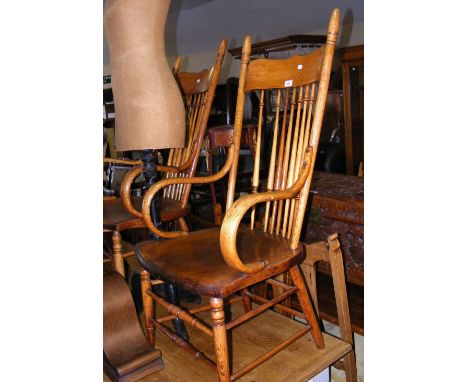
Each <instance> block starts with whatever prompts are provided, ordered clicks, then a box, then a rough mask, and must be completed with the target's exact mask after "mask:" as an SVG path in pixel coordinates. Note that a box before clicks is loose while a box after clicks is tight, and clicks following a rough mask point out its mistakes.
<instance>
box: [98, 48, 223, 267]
mask: <svg viewBox="0 0 468 382" xmlns="http://www.w3.org/2000/svg"><path fill="white" fill-rule="evenodd" d="M226 46H227V42H226V40H222V41H221V43H220V45H219V48H218V52H217V55H216V58H215V63H214V66H213V68H212V69H211V70H203V71H201V72H196V73H191V72H180V71H179V69H180V65H181V58H180V57H178V58H177V59H176V62H175V64H174V67H173V73H174V76H175V77H176V80H177V82H178V84H179V86H180V89H181V93H182V96H183V98H184V102H185V107H186V114H187V145H186V147H184V148H179V149H171V150H170V152H169V161H168V163H167V164H166V165H164V166H160V165H158V166H156V167H157V170H158V171H159V172H160V173H163V177H166V178H177V177H191V176H193V174H194V172H195V169H196V166H197V162H198V158H199V155H200V150H201V143H202V139H203V137H204V135H205V130H206V125H207V122H208V116H209V110H210V109H211V104H212V102H213V97H214V92H215V89H216V85H217V82H218V78H219V72H220V70H221V65H222V63H223V60H224V55H225V52H226ZM104 162H105V163H117V164H128V165H132V166H135V167H134V168H132V169H130V170H129V172H128V173H127V174H126V176H125V178H124V180H123V182H122V186H121V192H120V193H121V199H117V198H114V199H105V200H104V202H103V218H104V230H106V231H108V230H110V231H114V233H115V234H114V236H113V238H114V239H115V240H114V249H115V250H117V252H116V254H115V255H114V257H113V260H114V266H115V269H116V270H117V271H118V272H119V273H121V274H122V275H124V262H123V258H124V257H126V256H127V255H128V253H122V251H121V250H120V251H119V248H121V246H122V243H121V238H120V231H123V230H127V229H134V228H143V227H145V221H144V220H143V217H142V213H141V206H142V199H143V198H142V197H132V196H131V186H132V184H133V183H134V181H135V179H136V178H137V177H138V176H140V174H141V173H142V171H143V168H142V162H141V161H130V160H120V159H111V158H104ZM190 190H191V188H190V184H186V185H184V186H182V187H181V185H180V184H178V185H177V187H172V188H171V189H168V190H165V194H164V197H162V198H160V199H159V202H158V205H159V209H160V214H161V221H162V222H167V221H174V220H176V221H177V222H178V226H179V227H180V229H181V230H182V231H181V232H185V233H186V232H188V231H189V227H188V224H187V222H186V221H185V219H184V218H185V217H186V216H187V215H188V214H189V212H190V209H189V207H188V200H189V194H190ZM153 232H154V233H156V234H157V235H158V236H159V237H165V238H167V237H171V233H168V234H167V233H166V232H165V231H163V230H161V229H157V228H156V227H154V230H153ZM116 233H118V235H117V234H116ZM131 253H132V254H133V251H132V252H131Z"/></svg>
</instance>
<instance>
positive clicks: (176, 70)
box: [172, 56, 182, 74]
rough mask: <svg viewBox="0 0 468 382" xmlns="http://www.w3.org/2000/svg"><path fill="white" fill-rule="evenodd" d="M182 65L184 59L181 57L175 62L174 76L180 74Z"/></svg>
mask: <svg viewBox="0 0 468 382" xmlns="http://www.w3.org/2000/svg"><path fill="white" fill-rule="evenodd" d="M181 63H182V57H181V56H177V58H176V60H175V62H174V66H173V67H172V74H177V73H179V69H180V64H181Z"/></svg>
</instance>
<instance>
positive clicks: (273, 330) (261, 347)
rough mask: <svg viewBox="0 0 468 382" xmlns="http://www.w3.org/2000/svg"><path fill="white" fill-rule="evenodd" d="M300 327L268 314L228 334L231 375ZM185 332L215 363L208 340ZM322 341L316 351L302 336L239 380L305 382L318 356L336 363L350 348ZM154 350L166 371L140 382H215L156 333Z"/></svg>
mask: <svg viewBox="0 0 468 382" xmlns="http://www.w3.org/2000/svg"><path fill="white" fill-rule="evenodd" d="M242 313H243V309H242V304H239V303H236V304H234V305H233V306H232V307H231V314H232V318H235V317H238V316H239V315H241V314H242ZM197 317H199V318H201V319H202V321H204V322H205V323H207V324H209V312H203V313H200V314H198V315H197ZM169 325H170V324H169ZM303 327H304V325H303V324H301V323H299V322H297V321H293V320H291V319H289V318H287V317H285V316H282V315H280V314H277V313H275V312H272V311H270V310H269V311H266V312H265V313H263V314H261V315H260V316H258V317H256V318H254V319H252V320H250V321H248V322H247V323H245V324H243V325H240V326H238V327H237V328H235V329H233V330H232V331H229V332H228V342H229V343H230V353H231V354H232V357H231V371H232V365H234V371H237V370H239V368H240V367H242V366H245V365H246V364H248V363H250V362H251V361H253V360H254V359H256V358H257V357H259V356H260V355H262V354H263V353H265V352H267V351H268V350H271V349H272V348H273V347H275V346H276V345H277V344H279V343H280V342H282V341H284V340H285V339H286V338H288V337H290V336H291V335H293V334H295V333H296V332H298V331H299V330H300V329H302V328H303ZM188 331H189V336H190V341H191V343H192V344H193V345H194V346H196V347H197V348H198V349H199V350H200V351H202V352H203V353H205V355H207V356H208V357H209V358H210V359H212V360H214V359H215V357H214V351H213V343H212V338H211V337H208V336H207V335H205V334H203V333H201V332H200V331H198V330H196V329H191V328H188ZM230 333H232V335H230ZM324 339H325V349H324V350H317V349H316V347H315V345H314V343H313V341H312V337H311V335H310V334H306V335H304V336H303V337H301V338H300V339H299V340H297V341H296V342H294V343H293V344H291V345H290V346H288V347H287V348H286V349H284V350H283V351H281V352H279V353H278V354H277V355H275V356H274V357H272V358H271V359H269V360H268V361H266V362H265V363H263V364H262V365H260V366H259V367H257V368H256V369H254V370H252V371H251V372H250V373H248V374H247V375H245V376H244V377H243V378H241V379H240V380H239V381H244V382H252V381H255V382H262V381H265V382H284V381H288V382H304V381H308V380H309V379H310V378H312V377H313V376H314V375H316V374H318V373H319V372H320V371H322V370H323V369H324V368H325V367H326V366H325V365H323V364H322V363H321V362H319V361H318V360H317V358H318V357H319V356H320V355H321V354H324V353H327V354H328V355H329V356H330V357H332V358H333V359H335V360H338V359H339V358H341V357H342V356H343V355H344V354H345V353H346V352H347V351H348V350H349V349H350V345H349V344H346V343H343V342H341V341H339V340H337V339H336V338H335V337H332V336H330V335H327V334H325V333H324ZM156 347H157V348H159V349H160V350H161V351H162V354H163V360H164V363H165V367H164V369H163V370H161V371H159V372H157V373H154V374H152V375H149V376H147V377H145V378H144V379H142V381H144V382H163V381H164V382H185V381H187V382H192V381H193V382H197V381H200V382H201V381H203V382H210V381H213V382H215V381H217V380H218V379H217V375H216V373H215V372H214V371H213V370H212V369H210V368H208V367H206V366H205V365H204V364H203V363H201V362H200V361H197V360H195V359H194V358H193V357H192V356H191V355H190V354H188V353H187V352H185V351H184V350H182V349H179V348H178V347H177V346H176V345H175V343H174V342H172V341H171V340H170V339H168V338H167V337H166V336H164V335H163V334H161V333H160V332H159V331H156ZM104 381H105V382H110V380H109V379H108V378H107V376H104Z"/></svg>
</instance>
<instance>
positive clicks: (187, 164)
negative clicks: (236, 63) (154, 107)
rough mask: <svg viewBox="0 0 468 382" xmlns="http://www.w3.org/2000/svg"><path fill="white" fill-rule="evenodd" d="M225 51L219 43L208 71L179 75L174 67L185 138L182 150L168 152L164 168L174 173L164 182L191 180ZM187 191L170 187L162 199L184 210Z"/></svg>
mask: <svg viewBox="0 0 468 382" xmlns="http://www.w3.org/2000/svg"><path fill="white" fill-rule="evenodd" d="M226 47H227V42H226V40H223V41H221V43H220V45H219V48H218V53H217V55H216V61H215V64H214V66H213V68H212V69H211V70H203V71H201V72H197V73H195V72H179V67H180V60H179V59H178V60H177V61H176V63H175V64H174V69H173V72H174V76H175V78H176V81H177V82H178V84H179V88H180V91H181V93H182V97H183V100H184V104H185V110H186V122H187V135H186V145H185V147H183V148H173V149H170V150H169V154H168V160H167V166H168V167H176V168H177V169H178V172H170V171H169V172H167V173H166V175H165V177H166V178H174V177H192V176H193V175H194V173H195V170H196V167H197V162H198V158H199V157H200V150H201V146H202V141H203V138H204V136H205V132H206V126H207V123H208V117H209V114H210V109H211V105H212V103H213V98H214V94H215V90H216V85H217V83H218V78H219V72H220V70H221V65H222V63H223V59H224V55H225V52H226ZM190 188H191V185H190V184H183V185H182V184H177V185H171V186H169V187H167V188H166V189H164V193H163V197H164V198H168V199H172V200H178V201H181V202H182V205H184V206H185V205H186V204H187V203H188V198H189V195H190Z"/></svg>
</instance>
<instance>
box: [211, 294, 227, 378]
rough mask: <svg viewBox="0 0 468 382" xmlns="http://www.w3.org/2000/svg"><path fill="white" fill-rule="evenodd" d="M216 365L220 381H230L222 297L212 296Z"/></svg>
mask: <svg viewBox="0 0 468 382" xmlns="http://www.w3.org/2000/svg"><path fill="white" fill-rule="evenodd" d="M210 305H211V321H212V323H213V335H214V347H215V353H216V366H217V368H218V378H219V381H220V382H229V355H228V347H227V335H226V325H225V322H224V308H223V299H222V298H210Z"/></svg>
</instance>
